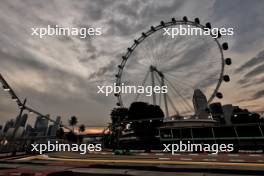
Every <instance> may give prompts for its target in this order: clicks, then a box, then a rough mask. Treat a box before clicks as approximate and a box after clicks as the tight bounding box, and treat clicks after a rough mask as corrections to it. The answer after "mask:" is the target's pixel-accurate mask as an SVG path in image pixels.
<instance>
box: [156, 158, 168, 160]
mask: <svg viewBox="0 0 264 176" xmlns="http://www.w3.org/2000/svg"><path fill="white" fill-rule="evenodd" d="M159 160H170V158H159Z"/></svg>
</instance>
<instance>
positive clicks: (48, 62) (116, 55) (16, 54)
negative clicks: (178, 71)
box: [0, 0, 264, 126]
mask: <svg viewBox="0 0 264 176" xmlns="http://www.w3.org/2000/svg"><path fill="white" fill-rule="evenodd" d="M263 9H264V1H262V0H251V1H246V0H233V1H229V0H222V1H216V0H187V1H178V0H172V1H169V0H168V1H160V0H155V1H154V0H153V1H152V0H148V1H139V0H127V1H121V0H119V1H117V0H96V1H92V0H74V1H73V0H50V1H43V0H23V1H21V0H2V1H1V5H0V33H1V35H0V73H1V74H2V75H3V76H4V77H5V79H6V80H7V81H8V83H9V84H10V85H11V86H12V88H13V89H14V90H15V92H16V93H17V95H18V96H19V97H21V98H25V97H27V99H28V105H29V106H31V107H33V108H35V109H36V110H38V111H40V112H42V113H43V114H51V115H52V117H53V118H54V117H56V116H57V115H60V116H62V118H63V121H64V122H66V121H67V119H69V117H70V116H72V115H76V116H77V117H78V119H79V122H80V123H84V124H86V125H87V126H106V125H107V123H108V122H110V116H109V114H110V112H111V109H112V108H113V107H115V103H116V98H115V97H114V96H108V97H106V96H104V95H101V94H97V93H96V92H97V87H96V86H97V85H98V83H101V82H102V81H106V82H109V83H112V82H114V80H115V77H114V75H115V74H116V72H117V70H118V69H117V65H118V64H120V62H121V56H122V55H123V54H124V53H125V52H126V49H127V48H128V47H129V46H130V45H131V44H132V43H133V40H134V39H135V38H137V37H139V36H140V35H141V33H142V32H144V31H146V30H148V29H149V27H150V26H151V25H157V24H159V23H160V21H161V20H164V21H169V20H171V18H172V17H175V18H177V19H181V18H182V17H183V16H188V18H189V19H194V18H195V17H199V18H200V21H201V24H205V23H206V22H211V23H212V25H213V26H214V27H219V28H220V27H226V28H229V27H232V28H234V35H233V36H229V37H225V38H224V40H223V41H226V42H228V43H229V46H230V47H229V48H230V49H229V50H228V51H227V52H225V57H230V58H232V61H233V64H232V66H230V67H227V68H226V71H225V72H226V73H227V74H229V75H230V77H231V82H230V83H228V84H227V83H223V84H222V85H221V88H220V91H221V92H222V93H223V94H224V99H223V100H221V102H222V103H223V104H227V103H228V104H231V103H232V104H234V105H239V106H241V107H242V108H248V109H249V110H252V111H264V38H263V31H264V18H263V17H264V10H263ZM47 25H59V26H63V27H67V26H70V27H101V28H102V35H101V36H94V37H88V38H86V39H81V38H79V37H76V36H68V37H56V36H49V37H45V38H42V39H40V38H37V37H36V36H32V35H31V32H32V31H31V28H32V27H45V26H47ZM186 52H188V50H186ZM192 52H193V53H192V55H197V54H198V53H196V52H199V51H195V50H194V51H192ZM190 66H191V63H190ZM190 79H192V77H190ZM193 79H194V78H193ZM216 101H218V100H216ZM17 113H18V110H17V108H16V104H15V103H14V102H13V101H11V100H10V98H9V95H8V94H7V92H4V91H3V90H0V124H3V123H4V122H5V121H6V120H8V119H10V118H14V117H15V116H16V115H17Z"/></svg>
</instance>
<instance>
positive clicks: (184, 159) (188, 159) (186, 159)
mask: <svg viewBox="0 0 264 176" xmlns="http://www.w3.org/2000/svg"><path fill="white" fill-rule="evenodd" d="M180 160H183V161H191V160H192V158H180Z"/></svg>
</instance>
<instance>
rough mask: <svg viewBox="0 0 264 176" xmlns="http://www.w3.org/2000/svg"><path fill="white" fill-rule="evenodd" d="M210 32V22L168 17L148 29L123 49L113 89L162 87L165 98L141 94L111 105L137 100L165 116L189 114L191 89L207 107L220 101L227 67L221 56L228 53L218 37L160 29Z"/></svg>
mask: <svg viewBox="0 0 264 176" xmlns="http://www.w3.org/2000/svg"><path fill="white" fill-rule="evenodd" d="M179 26H181V27H186V28H199V29H201V30H206V29H208V28H209V29H211V28H212V27H211V23H206V24H205V25H202V24H200V20H199V18H195V19H194V21H190V20H188V18H187V17H183V19H179V20H178V19H175V18H172V19H171V21H168V22H164V21H161V22H160V24H159V25H157V26H151V27H150V29H149V30H147V31H146V32H143V33H142V34H141V36H140V37H139V38H137V39H135V40H134V42H133V44H132V46H131V47H129V48H127V51H126V53H125V55H123V56H122V61H121V63H120V65H118V73H117V74H116V75H115V77H116V85H117V86H121V85H141V86H152V87H154V86H155V85H159V86H167V89H168V90H167V91H168V92H167V93H163V94H161V93H160V94H156V93H155V92H152V95H151V96H146V95H144V94H122V93H116V94H115V96H116V97H117V101H118V102H117V105H118V106H121V107H128V106H129V105H130V104H131V103H132V102H135V101H142V102H148V103H151V104H154V105H159V106H160V107H161V108H162V110H163V111H164V112H165V116H166V117H170V116H173V115H181V116H188V115H193V113H194V109H193V105H192V97H193V93H194V90H197V89H199V90H201V91H202V92H203V93H204V94H205V95H206V97H207V104H209V103H211V102H212V101H213V100H214V99H215V98H219V99H221V98H223V94H222V93H221V92H220V91H219V89H220V86H221V84H222V83H223V82H229V81H230V77H229V75H227V74H225V66H226V65H231V63H232V61H231V59H230V58H225V57H224V50H228V44H227V43H226V42H220V40H221V38H223V37H222V36H221V35H220V34H219V33H218V34H217V36H215V35H214V34H212V33H210V35H207V36H205V35H177V36H174V37H171V36H169V35H164V29H168V28H177V27H179Z"/></svg>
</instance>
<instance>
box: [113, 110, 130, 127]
mask: <svg viewBox="0 0 264 176" xmlns="http://www.w3.org/2000/svg"><path fill="white" fill-rule="evenodd" d="M127 114H128V109H127V108H114V109H113V110H112V112H111V114H110V116H111V120H112V123H113V124H115V123H117V122H120V121H122V120H124V119H125V118H126V117H127Z"/></svg>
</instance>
